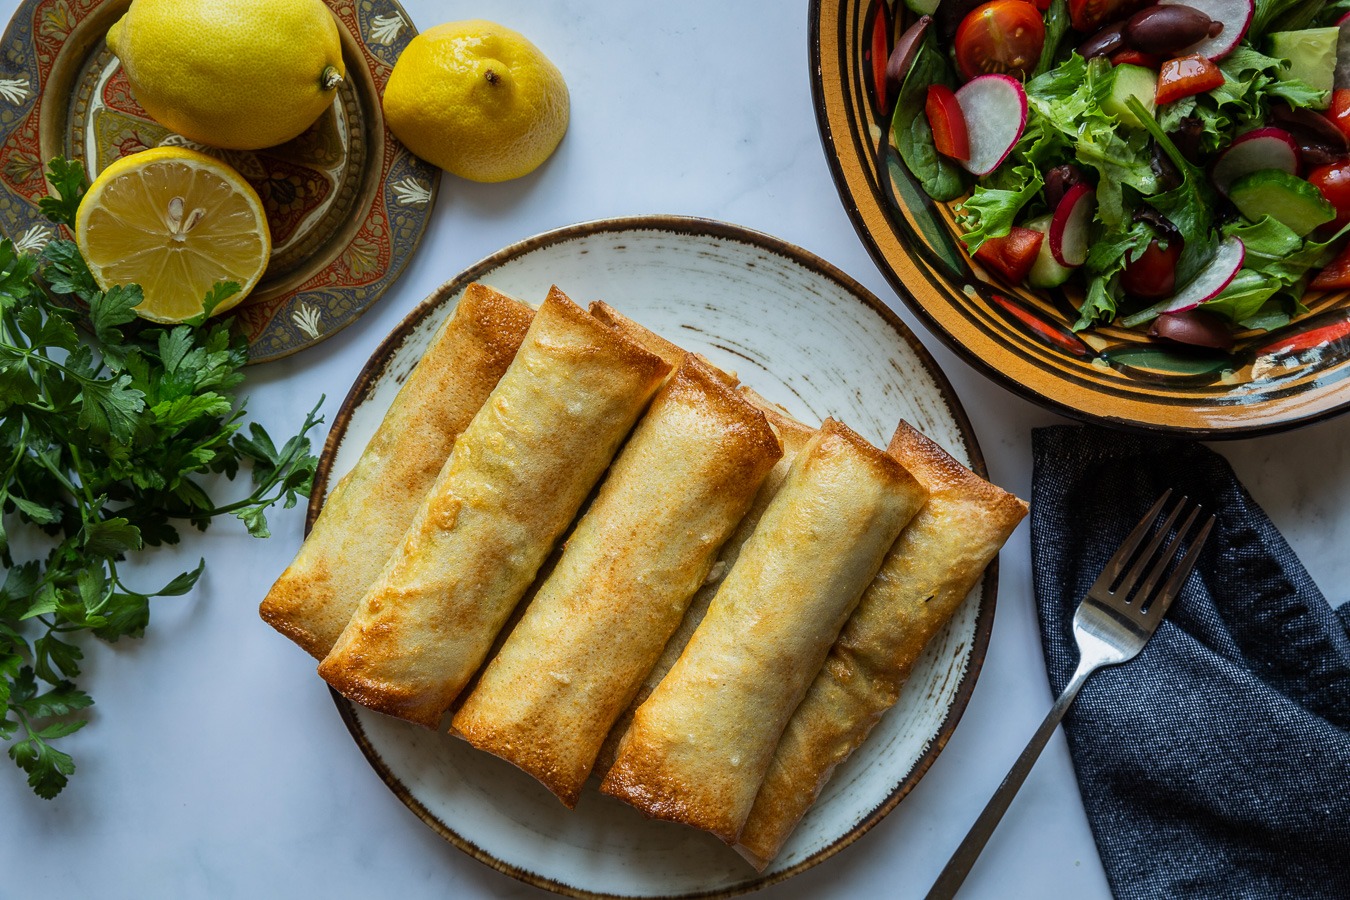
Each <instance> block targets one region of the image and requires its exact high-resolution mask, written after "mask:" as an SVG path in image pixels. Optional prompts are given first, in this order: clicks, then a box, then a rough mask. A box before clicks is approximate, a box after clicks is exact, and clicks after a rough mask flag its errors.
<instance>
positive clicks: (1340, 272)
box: [1308, 244, 1350, 291]
mask: <svg viewBox="0 0 1350 900" xmlns="http://www.w3.org/2000/svg"><path fill="white" fill-rule="evenodd" d="M1308 287H1309V288H1311V289H1312V290H1314V291H1330V290H1336V289H1338V288H1350V244H1347V245H1346V247H1345V249H1343V250H1342V251H1341V252H1340V253H1339V254H1338V255H1337V256H1336V258H1335V259H1333V260H1332V261H1331V262H1329V263H1327V264H1326V266H1324V267H1323V268H1322V271H1320V272H1318V273H1317V274H1316V275H1314V276H1313V280H1312V281H1310V282H1308Z"/></svg>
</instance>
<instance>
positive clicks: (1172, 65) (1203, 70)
mask: <svg viewBox="0 0 1350 900" xmlns="http://www.w3.org/2000/svg"><path fill="white" fill-rule="evenodd" d="M1221 84H1223V73H1222V72H1220V71H1219V67H1218V66H1216V65H1214V63H1212V62H1210V61H1209V60H1207V59H1205V58H1204V57H1203V56H1201V55H1200V54H1198V53H1193V54H1191V55H1190V56H1181V57H1178V58H1176V59H1169V60H1168V61H1167V62H1165V63H1163V64H1162V68H1160V69H1159V70H1158V92H1157V94H1156V95H1155V97H1154V99H1155V100H1156V101H1157V103H1158V105H1159V106H1162V105H1163V104H1164V103H1171V102H1173V101H1174V100H1180V99H1181V98H1182V97H1189V96H1191V95H1192V94H1203V93H1204V92H1205V91H1212V90H1214V89H1215V88H1216V87H1218V86H1219V85H1221Z"/></svg>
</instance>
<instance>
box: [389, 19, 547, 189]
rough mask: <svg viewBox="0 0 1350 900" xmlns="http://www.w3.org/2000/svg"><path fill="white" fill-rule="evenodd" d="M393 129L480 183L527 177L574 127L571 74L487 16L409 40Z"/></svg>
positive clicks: (399, 72) (393, 79) (398, 69)
mask: <svg viewBox="0 0 1350 900" xmlns="http://www.w3.org/2000/svg"><path fill="white" fill-rule="evenodd" d="M383 106H384V116H385V121H386V123H387V124H388V126H389V130H390V131H392V132H393V133H394V136H395V137H397V138H398V139H399V140H400V141H402V142H403V143H404V144H405V145H406V146H407V147H408V149H409V150H411V151H412V152H413V153H415V154H417V155H418V156H420V157H422V158H423V159H425V160H427V161H428V162H430V163H431V164H432V165H435V166H439V167H440V168H442V169H444V170H445V171H447V172H450V173H451V174H454V175H458V176H460V177H461V178H467V179H469V180H471V181H483V182H495V181H506V180H509V179H512V178H519V177H521V176H522V175H527V174H529V173H530V172H533V171H534V170H535V169H536V168H538V167H539V166H540V165H541V164H542V163H543V162H544V160H546V159H548V157H549V156H550V155H552V153H553V151H554V150H555V149H557V146H558V143H559V142H560V141H561V140H562V138H563V134H564V133H566V131H567V123H568V117H569V114H570V99H569V97H568V93H567V85H566V83H565V82H564V81H563V76H562V72H560V71H559V70H558V67H557V66H555V65H554V64H553V63H552V62H551V61H550V60H549V59H548V57H546V56H545V55H544V54H543V52H542V51H540V49H539V48H538V47H536V46H535V45H534V44H532V43H531V42H530V41H529V40H527V39H526V38H525V37H524V36H523V35H521V34H520V33H518V32H516V31H513V30H511V29H510V28H506V27H505V26H502V25H498V24H496V23H494V22H489V21H486V20H483V19H470V20H466V21H462V22H447V23H445V24H443V25H437V26H436V27H434V28H429V29H427V30H426V31H424V32H422V33H421V34H419V35H417V36H416V37H414V38H413V39H412V41H411V42H409V44H408V46H407V48H405V49H404V51H403V53H402V55H401V56H399V58H398V61H397V62H396V63H395V65H394V70H393V72H392V73H391V74H390V76H389V83H388V84H387V85H386V86H385V91H384V99H383Z"/></svg>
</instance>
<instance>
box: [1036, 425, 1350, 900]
mask: <svg viewBox="0 0 1350 900" xmlns="http://www.w3.org/2000/svg"><path fill="white" fill-rule="evenodd" d="M1033 450H1034V456H1035V468H1034V472H1033V476H1032V501H1031V552H1032V563H1033V569H1034V581H1035V589H1036V604H1037V607H1038V610H1039V613H1040V622H1041V639H1042V642H1043V645H1044V649H1045V660H1046V666H1047V668H1048V670H1049V675H1050V684H1051V687H1052V688H1053V689H1054V691H1055V692H1056V693H1058V692H1059V691H1061V690H1062V689H1063V688H1064V686H1065V684H1067V683H1068V681H1069V678H1070V676H1071V675H1072V674H1073V670H1074V667H1075V665H1076V664H1077V662H1078V652H1077V649H1076V646H1075V644H1074V642H1073V637H1072V630H1071V624H1072V621H1073V612H1074V609H1075V608H1076V607H1077V605H1078V601H1079V600H1080V599H1081V598H1082V596H1083V594H1084V593H1085V592H1086V591H1087V588H1088V586H1089V585H1090V584H1091V583H1092V581H1093V580H1094V579H1095V578H1096V577H1097V574H1098V573H1099V572H1100V571H1101V569H1102V566H1103V565H1104V564H1105V562H1106V560H1107V558H1108V557H1109V556H1110V555H1111V554H1112V553H1113V552H1114V551H1115V549H1116V547H1117V546H1119V544H1120V542H1121V541H1122V540H1123V539H1124V537H1125V535H1126V534H1128V533H1129V531H1130V528H1131V527H1132V526H1133V525H1134V523H1135V522H1137V521H1138V520H1139V518H1140V516H1142V515H1143V514H1144V513H1145V512H1146V511H1147V509H1148V507H1149V505H1150V504H1151V503H1152V502H1153V501H1154V500H1155V499H1156V498H1157V496H1158V495H1159V494H1161V493H1162V491H1163V490H1164V489H1165V488H1168V487H1170V488H1172V489H1173V490H1174V491H1176V492H1179V493H1183V494H1186V495H1188V496H1190V497H1192V498H1194V499H1196V500H1198V501H1199V502H1200V503H1201V504H1203V505H1204V507H1205V509H1206V510H1207V511H1210V512H1213V513H1215V514H1216V515H1217V521H1216V522H1215V528H1214V532H1213V534H1212V535H1211V536H1210V539H1209V542H1208V544H1207V545H1206V547H1205V549H1204V551H1203V552H1202V554H1201V556H1200V559H1199V562H1198V563H1197V565H1196V569H1195V572H1194V573H1193V574H1192V575H1191V578H1190V581H1189V583H1188V584H1187V587H1186V590H1185V591H1184V592H1183V593H1182V594H1181V596H1180V597H1179V598H1178V599H1177V601H1176V603H1175V604H1174V605H1173V606H1172V608H1171V610H1170V611H1169V612H1168V616H1167V618H1166V619H1165V620H1164V621H1163V622H1162V624H1161V625H1160V626H1159V629H1158V631H1157V633H1156V634H1154V636H1153V639H1152V640H1151V641H1150V642H1149V644H1148V646H1147V647H1145V648H1144V651H1143V652H1142V653H1141V654H1140V655H1139V656H1138V657H1137V658H1136V659H1135V660H1134V661H1133V662H1130V663H1127V664H1125V665H1123V666H1117V667H1112V668H1107V669H1102V670H1100V671H1098V672H1097V674H1095V675H1093V676H1092V677H1091V678H1090V679H1089V680H1088V682H1087V684H1086V685H1085V686H1084V687H1083V690H1082V693H1080V694H1079V695H1078V700H1077V701H1076V703H1075V704H1074V706H1073V708H1072V709H1070V711H1069V714H1068V717H1067V718H1066V719H1065V723H1064V725H1065V731H1066V733H1067V735H1068V739H1069V749H1070V752H1071V754H1072V756H1073V764H1074V769H1075V771H1076V772H1077V776H1078V783H1079V787H1080V789H1081V791H1082V795H1083V805H1084V806H1085V807H1086V808H1087V815H1088V820H1089V822H1090V823H1091V826H1092V833H1093V836H1094V837H1095V838H1096V841H1097V847H1098V849H1099V850H1100V851H1101V855H1102V862H1103V863H1104V865H1105V867H1106V875H1107V878H1108V880H1109V881H1110V884H1111V890H1112V891H1113V892H1114V893H1115V895H1116V896H1117V897H1122V898H1135V897H1138V898H1145V897H1147V898H1156V897H1216V898H1217V897H1222V898H1238V897H1241V898H1247V897H1263V898H1264V897H1272V898H1274V897H1278V898H1305V897H1306V898H1330V897H1336V898H1350V633H1348V631H1347V629H1350V605H1346V606H1341V607H1340V608H1339V609H1338V610H1333V609H1332V608H1331V607H1330V606H1329V605H1328V603H1327V601H1326V599H1325V598H1324V597H1323V596H1322V594H1321V592H1320V591H1318V589H1317V586H1316V585H1315V584H1313V582H1312V580H1311V579H1310V578H1309V577H1308V573H1307V572H1306V571H1304V569H1303V566H1302V565H1300V563H1299V561H1298V558H1297V557H1296V556H1295V555H1294V553H1293V551H1292V550H1291V549H1290V548H1289V545H1288V544H1287V543H1285V541H1284V539H1283V538H1282V537H1281V536H1280V533H1279V532H1278V531H1277V530H1276V529H1275V527H1274V526H1273V525H1272V524H1271V522H1270V519H1268V518H1267V517H1266V514H1265V513H1264V512H1263V511H1262V510H1261V508H1260V507H1259V506H1257V504H1256V502H1255V501H1253V500H1252V498H1251V496H1250V495H1249V494H1248V493H1247V491H1246V490H1245V489H1244V488H1243V487H1242V485H1241V484H1240V483H1239V482H1238V480H1237V478H1236V477H1235V476H1234V474H1233V470H1232V469H1231V468H1230V467H1229V465H1228V463H1227V461H1226V460H1224V459H1223V457H1221V456H1219V455H1218V454H1216V453H1214V452H1212V451H1211V450H1209V449H1207V448H1205V447H1203V446H1201V445H1200V444H1197V443H1195V442H1192V441H1184V440H1172V439H1165V438H1151V437H1143V436H1138V435H1132V434H1122V433H1119V432H1112V431H1106V430H1103V429H1097V428H1091V427H1087V426H1077V425H1075V426H1056V427H1052V428H1041V429H1037V430H1036V432H1035V433H1034V435H1033ZM1346 551H1347V552H1350V543H1348V544H1347V546H1346Z"/></svg>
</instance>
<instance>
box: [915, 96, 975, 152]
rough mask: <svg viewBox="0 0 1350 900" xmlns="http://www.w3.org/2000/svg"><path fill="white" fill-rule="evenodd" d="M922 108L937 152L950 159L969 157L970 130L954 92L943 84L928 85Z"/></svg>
mask: <svg viewBox="0 0 1350 900" xmlns="http://www.w3.org/2000/svg"><path fill="white" fill-rule="evenodd" d="M923 109H924V112H925V113H926V114H927V115H928V126H929V127H930V128H932V129H933V145H934V146H935V147H937V152H939V153H941V154H942V155H943V156H950V157H951V158H952V159H970V132H969V131H968V130H967V129H966V115H965V113H963V112H961V104H959V103H957V102H956V94H955V92H953V91H952V89H951V88H949V87H947V86H946V85H945V84H932V85H929V86H928V101H927V102H926V103H925V104H924V107H923Z"/></svg>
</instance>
